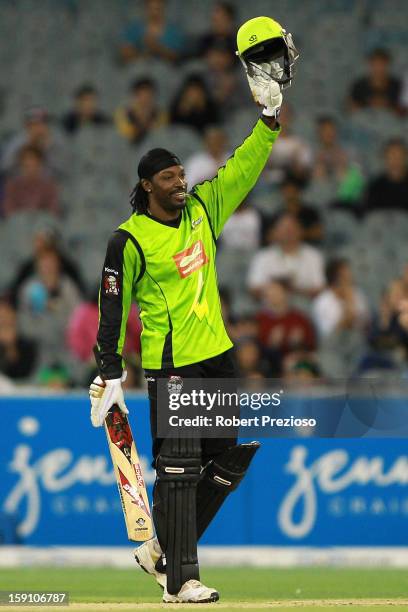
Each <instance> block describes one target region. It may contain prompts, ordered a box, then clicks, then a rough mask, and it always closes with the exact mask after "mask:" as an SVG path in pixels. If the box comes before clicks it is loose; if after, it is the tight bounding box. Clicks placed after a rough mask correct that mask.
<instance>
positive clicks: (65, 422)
mask: <svg viewBox="0 0 408 612" xmlns="http://www.w3.org/2000/svg"><path fill="white" fill-rule="evenodd" d="M127 404H128V407H129V410H130V422H131V426H132V430H133V434H134V436H135V439H136V443H137V447H138V450H139V454H140V456H141V464H142V468H143V471H144V476H145V480H146V482H147V484H148V485H149V487H150V491H151V485H152V484H153V481H154V470H153V469H152V468H151V465H150V461H151V455H150V445H151V440H150V430H149V418H148V403H147V399H146V398H145V397H143V396H138V397H137V396H134V397H129V398H128V399H127ZM0 412H1V417H2V419H1V422H2V424H3V427H2V443H1V450H0V456H1V464H0V542H3V543H7V544H12V543H17V542H22V543H27V544H30V545H36V546H47V545H70V546H72V545H82V546H85V545H87V546H92V545H99V546H108V545H115V546H120V545H125V544H126V543H127V538H126V531H125V527H124V521H123V517H122V510H121V506H120V501H119V495H118V492H117V488H116V484H115V481H114V475H113V469H112V465H111V460H110V455H109V451H108V447H107V443H106V438H105V433H104V430H103V429H94V428H93V427H92V426H91V424H90V421H89V400H88V398H87V397H85V396H65V397H64V396H61V397H43V398H29V397H10V398H8V397H7V398H6V397H3V398H0ZM407 448H408V447H407V442H406V440H399V439H393V440H391V439H384V440H374V439H348V440H342V439H310V438H304V439H299V438H298V439H282V438H279V439H264V440H263V441H262V447H261V449H260V451H259V452H258V453H257V455H256V457H255V460H254V462H253V464H252V466H251V468H250V471H249V473H248V475H247V477H246V478H245V480H244V482H243V483H242V485H241V486H240V487H239V489H238V490H237V491H236V492H235V493H233V494H232V495H231V497H230V498H229V499H228V500H227V501H226V503H225V506H224V508H223V509H222V510H221V512H220V513H219V515H218V516H217V517H216V519H215V520H214V522H213V523H212V525H211V526H210V527H209V529H208V531H207V533H206V534H205V536H204V538H203V540H202V543H203V544H213V545H245V544H247V545H277V546H281V545H296V546H299V545H307V546H336V545H337V546H338V545H354V546H370V545H373V546H374V545H375V546H382V545H384V546H398V545H401V546H407V545H408V529H407V524H408V453H407Z"/></svg>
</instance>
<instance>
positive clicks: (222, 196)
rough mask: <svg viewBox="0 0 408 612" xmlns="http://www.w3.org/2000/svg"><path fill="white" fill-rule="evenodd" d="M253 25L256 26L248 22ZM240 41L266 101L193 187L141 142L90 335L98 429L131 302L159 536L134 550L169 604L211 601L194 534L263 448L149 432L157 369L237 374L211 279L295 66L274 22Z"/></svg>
mask: <svg viewBox="0 0 408 612" xmlns="http://www.w3.org/2000/svg"><path fill="white" fill-rule="evenodd" d="M259 20H263V21H262V23H261V22H260V21H259ZM251 22H256V23H255V24H252V25H250V26H249V25H248V24H251ZM240 34H241V38H240ZM289 36H290V35H289ZM237 40H238V54H239V56H240V59H241V60H242V61H243V63H244V66H245V69H246V71H247V77H248V82H249V85H250V88H251V91H252V94H253V97H254V99H255V101H256V102H257V103H258V105H260V106H261V107H262V108H263V110H262V114H261V116H260V118H259V120H258V121H257V123H256V125H255V127H254V128H253V130H252V132H251V133H250V135H249V136H248V137H247V138H246V140H245V141H244V142H243V143H242V144H241V145H240V146H239V147H238V148H237V149H236V150H235V152H234V154H233V156H232V157H231V158H230V159H229V160H228V161H227V163H226V164H225V166H224V167H222V168H220V169H219V171H218V174H217V175H216V177H215V178H214V179H212V180H210V181H205V182H203V183H200V184H199V185H195V186H194V187H193V189H192V190H191V191H188V189H187V183H186V178H185V173H184V167H183V164H182V161H181V160H180V159H179V158H178V157H177V155H176V154H174V153H172V152H170V151H167V150H165V149H153V150H151V151H148V152H147V153H146V155H144V156H143V157H142V158H141V160H140V163H139V166H138V176H139V181H138V183H137V185H136V187H135V189H134V190H133V192H132V195H131V205H132V208H133V213H132V214H131V216H130V218H129V219H128V220H127V221H125V222H124V223H123V224H122V225H120V227H119V228H118V229H117V230H116V231H115V232H114V233H113V235H112V237H111V239H110V241H109V244H108V248H107V253H106V259H105V263H104V267H103V273H102V283H101V290H100V321H99V331H98V337H97V344H98V349H99V354H100V360H101V365H100V369H101V371H100V376H98V377H97V378H96V379H95V380H94V381H93V383H92V384H91V387H90V396H91V404H92V408H91V420H92V424H93V425H94V426H95V427H98V426H102V425H103V422H104V419H105V417H106V414H107V412H108V410H109V409H110V408H111V407H112V405H113V404H118V405H119V407H120V408H121V409H122V411H123V412H125V413H128V410H127V408H126V405H125V400H124V395H123V390H122V382H123V381H124V380H125V377H126V372H124V370H123V363H122V357H121V354H122V349H123V346H124V341H125V330H126V322H127V318H128V313H129V309H130V306H131V303H132V301H136V302H137V304H138V306H139V309H140V318H141V320H142V324H143V331H142V365H143V368H144V370H145V375H146V378H147V381H148V395H149V401H150V420H151V431H152V438H153V457H154V465H155V468H156V482H155V485H154V490H153V520H154V525H155V529H156V534H157V537H155V538H154V539H152V540H149V541H147V542H145V543H144V544H142V545H141V546H140V547H139V548H137V549H136V551H135V558H136V561H137V562H138V563H139V565H140V566H141V567H142V568H143V569H144V570H145V571H146V572H147V573H149V574H151V575H152V576H153V577H154V578H155V579H156V581H157V582H158V584H159V585H160V586H161V587H162V588H163V590H164V593H163V601H164V602H168V603H205V602H213V601H217V600H218V598H219V595H218V592H217V591H216V590H215V589H214V588H209V587H206V586H205V585H203V584H202V583H201V582H200V575H199V565H198V558H197V541H198V540H199V538H200V537H201V535H202V534H203V533H204V531H205V529H206V528H207V526H208V525H209V523H210V522H211V520H212V519H213V517H214V516H215V514H216V513H217V511H218V510H219V508H220V507H221V505H222V503H223V501H224V500H225V498H226V497H227V495H228V494H229V493H230V492H231V491H233V490H234V489H235V488H236V487H237V486H238V484H239V482H240V481H241V480H242V478H243V477H244V475H245V472H246V470H247V468H248V466H249V464H250V462H251V460H252V458H253V456H254V454H255V452H256V451H257V449H258V447H259V444H258V443H257V442H255V443H250V444H237V441H236V439H211V440H210V439H201V440H200V439H198V440H187V441H186V440H184V441H183V440H179V439H175V440H170V439H167V438H166V439H161V438H158V437H157V433H156V425H157V411H158V410H160V406H158V405H157V380H158V379H159V378H170V377H181V379H182V378H183V377H190V378H191V377H193V378H206V377H209V378H234V377H235V370H234V365H233V361H232V358H231V347H232V342H231V340H230V339H229V337H228V335H227V332H226V330H225V327H224V323H223V320H222V314H221V307H220V299H219V295H218V288H217V275H216V269H215V254H216V241H217V239H218V237H219V236H220V234H221V231H222V228H223V227H224V224H225V222H226V221H227V219H228V218H229V217H230V216H231V215H232V213H233V212H234V210H235V209H236V208H237V207H238V206H239V205H240V204H241V202H242V201H243V200H244V199H245V198H246V196H247V195H248V192H249V191H250V190H251V189H252V188H253V187H254V185H255V183H256V181H257V179H258V177H259V175H260V173H261V171H262V169H263V168H264V166H265V163H266V161H267V159H268V158H269V155H270V153H271V149H272V147H273V143H274V142H275V140H276V138H277V137H278V134H279V130H280V127H279V124H278V122H277V119H278V116H279V110H280V107H281V104H282V93H281V89H282V83H283V82H284V81H285V79H286V81H285V82H288V80H290V78H291V72H290V70H291V65H292V64H293V61H292V60H293V57H292V55H291V47H290V44H288V43H290V42H291V41H290V40H289V39H288V38H287V35H286V33H285V31H284V30H283V29H282V28H281V26H280V25H279V24H277V23H276V22H275V21H273V20H272V19H269V18H267V17H259V18H256V19H254V20H250V22H247V24H244V25H243V26H242V27H241V29H240V31H239V32H238V39H237ZM259 44H261V47H262V48H261V49H260V47H259ZM268 45H271V47H272V51H273V57H274V58H275V56H276V55H277V54H279V53H277V49H278V51H279V50H281V54H282V57H284V60H285V61H286V64H285V65H284V68H283V69H280V68H278V64H277V63H276V62H274V61H272V62H270V63H268V61H267V60H268V59H270V55H271V54H270V55H269V58H267V57H266V56H265V49H267V48H268ZM260 62H261V63H260ZM259 66H261V68H259ZM274 68H276V70H275V73H274ZM175 380H176V381H177V380H179V378H177V379H175Z"/></svg>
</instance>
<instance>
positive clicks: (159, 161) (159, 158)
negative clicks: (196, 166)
mask: <svg viewBox="0 0 408 612" xmlns="http://www.w3.org/2000/svg"><path fill="white" fill-rule="evenodd" d="M170 166H181V161H180V160H179V158H178V157H177V155H175V154H174V153H170V151H167V149H151V150H150V151H149V152H148V153H146V155H143V157H142V159H141V160H140V162H139V166H138V168H137V173H138V175H139V178H140V179H142V178H144V179H150V178H151V177H152V176H153V175H154V174H156V173H157V172H160V170H164V169H165V168H170Z"/></svg>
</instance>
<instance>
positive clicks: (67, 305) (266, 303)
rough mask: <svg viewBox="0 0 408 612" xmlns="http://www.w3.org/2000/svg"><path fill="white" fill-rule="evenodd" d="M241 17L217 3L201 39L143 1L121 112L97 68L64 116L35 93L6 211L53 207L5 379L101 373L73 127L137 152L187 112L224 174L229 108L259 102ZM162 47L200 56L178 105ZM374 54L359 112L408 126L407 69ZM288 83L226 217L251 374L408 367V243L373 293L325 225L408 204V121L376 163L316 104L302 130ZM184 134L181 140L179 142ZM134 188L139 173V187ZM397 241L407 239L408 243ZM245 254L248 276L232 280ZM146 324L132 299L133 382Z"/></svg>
mask: <svg viewBox="0 0 408 612" xmlns="http://www.w3.org/2000/svg"><path fill="white" fill-rule="evenodd" d="M238 25H239V20H238V15H237V11H236V7H235V4H234V3H232V2H216V3H215V4H214V5H213V7H212V9H211V12H210V11H209V15H208V23H207V31H206V32H204V33H203V35H202V36H200V37H195V38H193V39H192V38H191V37H189V36H188V34H187V33H184V32H183V29H182V28H181V27H180V26H179V24H177V23H176V22H175V21H173V20H172V19H171V14H169V12H168V11H167V6H166V2H164V1H163V0H146V1H145V3H144V16H142V17H139V18H138V19H135V20H133V21H130V22H129V23H127V24H126V23H124V24H123V32H122V36H121V37H120V38H119V40H118V41H117V44H116V48H115V52H114V54H113V55H114V57H113V58H112V62H114V63H115V65H116V66H117V70H118V71H121V70H125V69H128V68H129V66H131V65H132V64H135V65H136V64H137V66H139V67H140V65H141V64H143V62H144V65H145V68H146V70H145V73H144V74H142V75H140V74H138V76H137V77H136V78H134V79H133V80H131V82H130V83H129V89H128V97H127V99H126V100H125V101H123V102H122V103H121V102H120V100H118V104H117V108H116V110H115V111H114V112H113V113H110V112H108V111H107V110H106V108H105V105H104V99H103V97H102V96H101V95H100V94H99V92H98V88H97V86H96V85H94V83H93V81H92V75H91V74H90V75H89V79H88V81H87V82H84V83H83V84H82V85H81V86H80V87H79V88H77V89H76V90H75V91H74V92H73V98H72V104H71V109H70V110H69V111H68V112H66V113H65V114H63V115H62V116H59V117H58V116H56V115H55V113H54V112H53V109H52V107H49V108H45V107H44V106H33V107H30V108H27V110H26V113H25V115H24V118H23V119H22V123H21V126H20V128H19V129H15V130H12V132H13V133H11V134H10V135H9V136H8V137H7V138H5V139H3V142H2V143H1V145H2V147H1V157H0V163H1V185H0V213H1V219H0V223H5V222H6V221H7V220H9V219H10V218H11V217H13V216H16V215H19V214H21V213H25V212H31V213H32V214H33V215H34V216H35V215H36V213H38V214H40V213H41V214H43V213H47V214H48V215H49V219H51V221H49V222H48V223H46V224H44V226H42V227H38V228H36V229H35V231H34V230H33V231H32V232H31V235H30V240H31V241H32V246H31V255H30V256H29V257H28V258H27V259H26V260H25V261H22V262H18V265H16V266H15V269H14V270H13V278H12V281H11V282H8V283H7V286H5V287H3V288H2V295H1V298H0V375H1V376H2V380H3V383H4V385H6V386H7V385H8V384H12V383H16V384H22V383H29V384H35V385H39V386H42V387H46V388H60V389H64V388H71V387H83V386H86V385H87V384H88V383H89V381H90V380H91V379H92V377H93V375H94V371H95V366H94V361H93V355H92V347H93V345H94V343H95V337H96V331H97V325H98V287H97V284H98V279H99V275H100V270H98V269H95V270H93V271H92V275H91V276H93V277H94V283H90V282H89V281H88V282H87V281H85V280H84V278H83V269H82V268H81V266H80V265H79V263H78V260H77V258H76V257H75V253H73V252H72V251H71V250H70V249H69V248H68V245H67V242H66V240H65V236H64V218H65V217H64V215H65V212H64V206H63V205H62V204H61V200H62V198H61V193H62V191H63V185H64V181H65V177H66V176H67V175H69V172H70V157H69V156H70V153H72V150H73V149H72V145H71V144H70V142H71V143H72V142H75V139H78V135H79V134H80V133H81V131H83V130H84V129H87V130H89V129H92V130H94V131H99V130H101V131H103V130H112V129H114V130H115V131H116V137H117V139H118V140H120V139H121V140H123V141H124V142H126V144H127V146H128V147H129V151H130V150H131V149H132V148H133V149H134V150H135V148H136V149H137V151H139V150H143V146H144V143H145V142H146V143H148V142H149V137H150V136H151V135H152V134H154V133H155V132H156V131H157V130H160V129H161V128H163V127H164V126H182V127H184V128H187V129H189V130H190V131H191V134H192V138H193V137H195V138H197V139H198V142H199V143H200V146H199V148H198V149H197V151H196V152H195V153H193V154H191V155H190V156H188V157H187V158H186V159H184V160H183V161H184V163H185V168H186V175H187V179H188V182H189V186H190V188H192V187H193V186H194V184H196V183H198V182H201V181H203V180H206V179H209V178H212V177H213V176H214V175H215V173H216V171H217V168H218V167H220V166H222V165H223V164H224V163H225V162H226V160H227V159H228V157H229V156H230V155H231V153H232V152H233V146H232V145H231V140H234V138H233V135H232V133H231V121H230V119H231V117H232V116H235V117H236V116H237V113H238V114H239V113H241V114H243V116H245V113H246V112H247V111H248V112H250V109H253V106H254V104H253V102H252V100H251V99H250V94H249V89H248V87H247V83H246V79H245V75H244V73H243V70H242V66H241V65H240V63H239V61H238V60H237V58H236V56H235V33H236V30H237V27H238ZM294 35H295V40H296V33H294ZM152 60H154V61H155V62H158V61H160V62H162V63H163V66H169V67H170V66H171V67H172V68H174V67H180V70H181V69H183V67H185V66H186V65H188V66H191V67H192V69H191V70H190V71H188V72H187V73H186V74H185V78H184V80H183V82H182V83H181V85H180V87H179V89H178V90H177V91H176V92H175V94H174V97H173V99H172V100H170V103H169V104H168V105H164V104H163V102H162V100H161V97H160V95H159V83H157V82H156V80H155V78H154V77H153V76H152V74H151V72H150V71H149V63H150V62H151V61H152ZM366 60H367V61H366V65H364V66H363V65H361V71H360V76H358V77H357V78H356V79H355V80H352V79H351V80H350V83H349V88H348V90H345V91H344V94H343V114H344V117H345V118H346V122H347V121H348V118H351V117H353V115H356V116H357V115H358V114H359V113H361V112H364V111H369V110H370V109H372V110H374V111H375V112H377V111H378V112H379V113H380V114H381V116H383V117H384V116H389V117H393V118H397V119H398V120H401V125H405V126H406V125H407V123H406V120H405V118H406V116H407V112H408V81H404V78H403V77H398V76H396V74H395V73H394V71H393V57H392V54H391V52H390V51H389V50H388V49H386V48H380V47H375V48H372V49H370V50H369V52H368V54H367V58H366ZM197 66H198V67H199V69H196V67H197ZM298 70H299V71H301V70H302V59H300V62H299V68H298ZM334 78H335V77H334ZM293 88H296V76H295V79H294V85H293ZM287 98H288V99H286V96H285V102H284V106H283V109H282V115H281V125H282V132H281V135H280V137H279V139H278V141H277V142H276V145H275V147H274V150H273V152H272V154H271V156H270V159H269V161H268V163H267V166H266V168H265V170H264V172H263V174H262V176H261V178H260V180H259V183H258V185H257V187H256V189H255V190H254V192H253V193H252V194H250V195H249V197H248V198H247V200H246V201H245V202H243V203H242V205H241V206H240V208H239V209H238V210H237V212H236V213H235V214H234V215H233V216H232V218H231V219H230V220H229V221H228V223H227V224H226V226H225V230H224V233H223V235H222V238H221V240H220V244H219V253H220V266H221V273H220V279H221V298H222V306H223V312H224V319H225V322H226V325H227V328H228V331H229V334H230V336H231V338H232V339H233V341H234V343H235V346H236V351H235V356H236V361H237V366H238V370H239V372H240V375H242V376H248V377H252V378H262V377H283V378H284V379H285V380H288V381H295V380H298V381H302V382H308V381H333V380H336V379H342V378H347V377H350V376H371V375H376V374H377V373H378V372H380V374H381V375H384V373H391V374H396V373H398V374H401V373H403V374H404V375H405V373H407V372H408V326H407V325H406V324H405V322H404V319H401V317H400V316H399V308H400V304H401V302H402V301H403V300H405V299H408V251H407V253H406V265H405V266H404V265H402V266H401V268H400V269H395V270H392V273H393V276H394V278H392V279H389V277H387V281H386V282H385V281H384V282H383V283H382V286H381V293H380V295H379V296H378V299H373V296H372V295H366V292H365V291H364V287H362V286H360V285H359V282H358V279H357V278H356V276H355V274H354V264H355V261H352V260H350V259H349V258H348V257H347V256H341V254H339V252H337V251H336V249H335V248H333V245H331V244H329V241H330V239H329V238H328V236H329V234H330V231H331V219H332V215H333V218H334V216H335V215H337V216H338V214H339V213H340V215H342V214H344V215H346V216H347V217H348V218H349V220H350V224H352V225H354V226H355V227H363V226H364V224H366V223H367V220H368V219H369V218H370V217H371V216H372V215H373V214H376V213H379V212H380V213H381V212H382V213H384V215H386V214H388V213H397V214H398V215H400V216H401V219H403V218H404V216H405V215H406V218H408V149H407V134H406V133H403V132H401V133H400V134H399V135H395V134H393V135H392V137H391V136H390V137H388V136H387V134H383V139H382V140H383V147H382V149H381V151H379V153H378V164H377V170H376V171H375V172H372V171H371V170H370V169H368V168H367V165H366V163H365V159H364V157H363V156H362V155H361V151H360V150H359V149H358V147H355V146H353V144H352V139H348V138H347V133H346V132H344V130H343V129H342V126H340V125H339V121H338V116H337V115H336V114H335V113H333V114H330V113H326V112H324V113H323V112H319V109H318V108H316V111H315V115H314V117H313V124H312V138H311V139H310V140H309V139H308V138H306V137H305V135H304V133H302V130H298V129H297V126H299V124H300V123H301V121H302V118H301V116H300V117H299V115H301V108H298V106H297V105H296V104H294V103H292V102H291V99H290V95H288V96H287ZM250 128H251V125H250V124H249V125H247V132H248V131H249V130H250ZM140 148H141V149H140ZM173 149H174V151H175V152H176V153H177V142H176V141H175V142H174V143H173ZM136 178H137V177H136V167H135V168H134V181H136ZM328 184H329V185H330V190H329V192H327V195H325V194H326V191H325V187H326V186H327V185H328ZM132 187H133V185H132V184H129V185H126V188H127V189H128V191H129V192H130V191H131V189H132ZM100 189H101V190H102V191H103V189H104V185H103V181H102V183H101V184H100ZM322 194H324V195H322ZM315 199H316V200H318V202H317V201H314V200H315ZM322 200H324V201H322ZM121 204H122V203H121ZM112 206H115V203H114V202H113V203H112ZM129 213H130V209H129ZM53 218H55V220H56V224H55V225H54V224H53V223H52V219H53ZM386 218H387V217H386V216H384V219H385V223H386ZM407 227H408V225H407ZM57 228H59V229H57ZM111 229H112V230H113V229H114V227H112V228H111ZM9 239H10V241H12V240H13V236H9ZM107 239H108V234H107V235H106V241H107ZM334 239H335V238H334ZM357 242H358V236H357ZM3 248H4V245H3ZM104 248H105V245H101V251H100V252H101V256H100V265H101V266H102V261H103V249H104ZM399 248H400V249H401V250H402V251H403V250H404V249H405V248H406V247H405V244H404V243H401V244H400V247H399ZM402 259H403V258H402ZM232 260H234V265H235V270H237V271H238V276H239V280H238V281H236V282H235V280H231V279H232V276H233V275H232V274H231V270H232V268H231V265H232V264H231V265H230V264H229V263H228V262H231V261H232ZM88 272H89V271H88ZM378 274H379V275H380V272H379V273H378ZM379 283H380V284H381V278H379ZM140 331H141V327H140V322H139V319H138V316H137V307H136V306H135V307H134V308H133V310H132V312H131V315H130V317H129V322H128V333H127V344H126V346H125V351H124V355H125V359H126V361H127V369H128V372H129V375H128V382H127V385H128V386H129V387H133V388H140V387H143V385H144V382H143V375H142V371H141V366H140Z"/></svg>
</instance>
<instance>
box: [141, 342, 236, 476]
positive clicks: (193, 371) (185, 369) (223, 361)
mask: <svg viewBox="0 0 408 612" xmlns="http://www.w3.org/2000/svg"><path fill="white" fill-rule="evenodd" d="M145 375H146V379H147V381H148V394H149V402H150V429H151V433H152V441H153V446H152V454H153V463H152V466H153V467H155V464H156V457H157V455H158V454H159V452H160V447H161V444H162V442H163V439H162V438H158V437H157V410H158V406H157V379H158V378H168V377H169V376H181V377H182V378H183V377H184V378H236V377H237V376H236V370H235V364H234V361H233V359H232V349H229V350H228V351H226V352H225V353H221V355H217V356H216V357H211V358H210V359H204V361H199V362H198V363H192V364H190V365H186V366H182V367H180V368H164V369H162V370H145ZM236 443H237V439H236V438H202V439H201V452H202V465H206V463H208V461H210V460H211V459H214V457H216V456H217V455H219V454H220V453H222V452H223V451H224V450H225V449H227V448H228V447H230V446H234V444H236Z"/></svg>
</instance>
